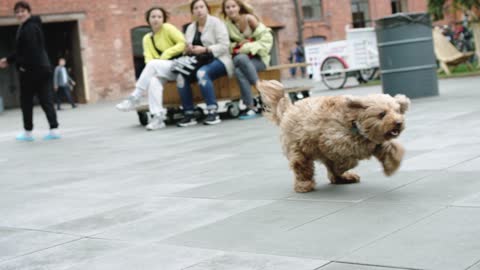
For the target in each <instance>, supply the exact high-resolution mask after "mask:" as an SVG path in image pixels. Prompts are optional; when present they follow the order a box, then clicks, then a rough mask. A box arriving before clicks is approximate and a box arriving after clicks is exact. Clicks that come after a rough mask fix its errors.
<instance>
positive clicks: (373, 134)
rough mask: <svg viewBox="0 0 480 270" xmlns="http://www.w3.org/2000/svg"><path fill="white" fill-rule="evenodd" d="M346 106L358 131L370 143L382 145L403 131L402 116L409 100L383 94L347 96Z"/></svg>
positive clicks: (403, 119) (404, 97)
mask: <svg viewBox="0 0 480 270" xmlns="http://www.w3.org/2000/svg"><path fill="white" fill-rule="evenodd" d="M347 106H348V108H349V109H350V110H351V111H352V116H353V117H352V118H353V121H354V124H355V125H356V128H358V131H359V132H360V133H361V134H363V135H364V136H365V137H367V138H368V139H369V140H370V141H373V142H375V143H382V142H384V141H387V140H391V139H393V138H396V137H398V136H399V135H400V133H401V132H402V131H403V129H405V118H404V114H405V112H406V111H407V110H408V107H409V106H410V99H409V98H407V97H406V96H404V95H396V96H395V97H392V96H390V95H385V94H374V95H369V96H366V97H353V96H348V97H347Z"/></svg>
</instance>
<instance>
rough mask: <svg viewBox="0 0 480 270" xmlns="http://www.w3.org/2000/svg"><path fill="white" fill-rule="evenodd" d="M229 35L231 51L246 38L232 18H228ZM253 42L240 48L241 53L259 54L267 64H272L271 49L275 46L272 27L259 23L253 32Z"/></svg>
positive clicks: (226, 22)
mask: <svg viewBox="0 0 480 270" xmlns="http://www.w3.org/2000/svg"><path fill="white" fill-rule="evenodd" d="M225 24H226V25H227V29H228V35H229V36H230V52H232V51H233V48H235V47H236V46H237V43H239V42H241V41H243V40H245V39H246V38H245V36H244V35H243V34H242V33H240V30H239V29H238V28H237V27H236V26H235V25H234V24H233V23H232V21H230V20H226V21H225ZM252 38H253V39H254V41H253V42H247V43H245V44H243V45H242V47H241V48H240V53H244V54H252V55H258V56H260V58H261V59H262V62H263V63H264V64H265V66H267V67H268V66H269V65H270V50H271V49H272V46H273V35H272V29H270V28H268V27H266V26H265V25H264V24H263V23H259V24H258V26H257V28H256V29H255V31H253V33H252Z"/></svg>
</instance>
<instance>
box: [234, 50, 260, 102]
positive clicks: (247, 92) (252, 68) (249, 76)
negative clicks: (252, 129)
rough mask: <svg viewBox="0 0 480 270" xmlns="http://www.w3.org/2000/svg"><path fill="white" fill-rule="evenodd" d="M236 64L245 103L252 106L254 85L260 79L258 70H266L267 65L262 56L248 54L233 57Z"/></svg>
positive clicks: (236, 72)
mask: <svg viewBox="0 0 480 270" xmlns="http://www.w3.org/2000/svg"><path fill="white" fill-rule="evenodd" d="M233 64H234V65H235V76H236V77H237V82H238V86H240V91H241V93H242V100H243V104H245V105H246V106H248V107H250V106H252V105H253V97H252V89H251V88H252V87H251V86H252V85H255V84H256V83H257V81H258V74H257V72H258V71H262V70H265V69H266V68H267V67H266V66H265V64H264V63H263V62H262V59H260V57H258V56H255V57H253V58H251V59H250V58H249V57H248V55H246V54H238V55H236V56H235V57H234V58H233Z"/></svg>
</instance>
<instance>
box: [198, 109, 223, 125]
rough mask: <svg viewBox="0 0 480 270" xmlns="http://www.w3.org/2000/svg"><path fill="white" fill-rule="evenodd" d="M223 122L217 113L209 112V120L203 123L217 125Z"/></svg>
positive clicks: (206, 119)
mask: <svg viewBox="0 0 480 270" xmlns="http://www.w3.org/2000/svg"><path fill="white" fill-rule="evenodd" d="M220 122H222V120H220V116H219V115H218V113H217V111H208V114H207V118H205V120H204V121H203V124H204V125H216V124H218V123H220Z"/></svg>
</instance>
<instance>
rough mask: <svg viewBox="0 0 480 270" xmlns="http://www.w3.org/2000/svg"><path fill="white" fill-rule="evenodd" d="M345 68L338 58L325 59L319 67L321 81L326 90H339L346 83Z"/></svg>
mask: <svg viewBox="0 0 480 270" xmlns="http://www.w3.org/2000/svg"><path fill="white" fill-rule="evenodd" d="M346 68H347V67H346V66H345V65H344V63H343V62H342V61H340V59H339V58H338V57H334V56H331V57H327V59H325V60H324V61H323V63H322V66H321V67H320V72H321V74H322V81H323V83H324V84H325V85H326V86H327V87H328V89H340V88H342V87H343V86H344V85H345V83H346V82H347V72H346V71H345V69H346Z"/></svg>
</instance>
